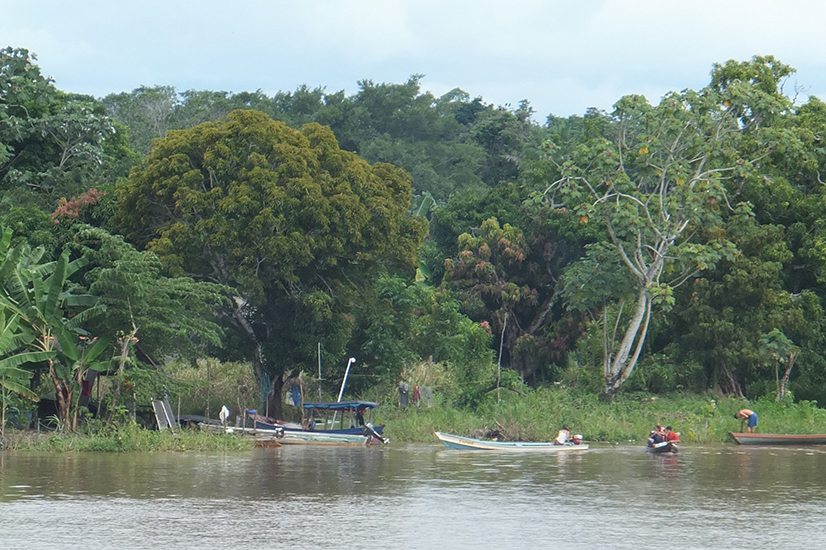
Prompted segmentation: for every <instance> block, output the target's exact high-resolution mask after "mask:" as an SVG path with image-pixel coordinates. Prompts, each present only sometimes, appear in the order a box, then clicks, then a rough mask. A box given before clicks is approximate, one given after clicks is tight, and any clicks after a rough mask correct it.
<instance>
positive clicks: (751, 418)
mask: <svg viewBox="0 0 826 550" xmlns="http://www.w3.org/2000/svg"><path fill="white" fill-rule="evenodd" d="M734 418H736V419H738V420H739V421H740V432H742V431H743V424H744V423H745V422H746V421H748V432H749V433H754V428H756V427H757V413H756V412H754V411H753V410H751V409H740V410H739V411H737V412H736V413H735V414H734Z"/></svg>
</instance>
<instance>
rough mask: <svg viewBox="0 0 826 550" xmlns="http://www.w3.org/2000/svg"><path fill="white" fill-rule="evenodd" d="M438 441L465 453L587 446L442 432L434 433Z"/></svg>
mask: <svg viewBox="0 0 826 550" xmlns="http://www.w3.org/2000/svg"><path fill="white" fill-rule="evenodd" d="M434 433H435V434H436V437H438V438H439V441H441V442H442V443H444V445H445V447H447V448H448V449H460V450H465V451H518V452H540V453H564V452H573V451H587V450H588V445H582V444H580V445H557V444H554V443H546V442H526V441H485V440H482V439H473V438H472V437H462V436H458V435H453V434H449V433H444V432H434Z"/></svg>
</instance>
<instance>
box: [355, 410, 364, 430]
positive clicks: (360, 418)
mask: <svg viewBox="0 0 826 550" xmlns="http://www.w3.org/2000/svg"><path fill="white" fill-rule="evenodd" d="M356 424H357V425H358V427H359V428H361V427H362V426H364V409H358V410H356Z"/></svg>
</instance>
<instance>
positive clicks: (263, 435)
mask: <svg viewBox="0 0 826 550" xmlns="http://www.w3.org/2000/svg"><path fill="white" fill-rule="evenodd" d="M199 427H200V428H201V429H202V430H205V431H211V432H219V433H227V434H234V435H238V436H241V437H251V438H253V439H254V440H255V444H256V446H258V447H281V446H283V445H322V446H333V447H364V446H367V445H370V444H373V443H377V442H379V441H381V442H382V443H389V442H390V440H389V439H387V438H382V437H381V436H380V435H378V434H369V433H357V434H341V433H330V432H314V431H300V430H299V431H287V430H284V429H283V428H275V429H271V428H266V429H259V428H245V427H238V426H216V425H214V424H206V423H201V424H199Z"/></svg>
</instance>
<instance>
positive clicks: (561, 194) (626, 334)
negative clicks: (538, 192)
mask: <svg viewBox="0 0 826 550" xmlns="http://www.w3.org/2000/svg"><path fill="white" fill-rule="evenodd" d="M752 69H753V70H752ZM766 71H768V72H769V73H770V74H774V75H775V76H776V77H777V78H781V77H782V76H784V75H786V74H788V70H787V68H786V67H785V66H783V65H781V64H779V63H775V62H774V60H773V59H770V58H768V59H763V58H756V59H755V60H754V61H753V62H752V63H751V64H750V65H749V70H748V71H746V72H745V73H743V74H739V73H738V74H729V72H727V71H726V69H724V68H720V67H718V68H717V69H716V71H715V72H714V73H713V75H712V83H711V85H709V86H708V87H706V88H704V89H703V90H701V91H700V92H695V91H692V90H686V91H684V92H681V93H670V94H667V95H666V96H665V97H664V98H663V99H662V101H661V102H660V103H659V105H657V106H652V105H650V104H649V103H648V102H647V101H646V100H645V99H644V98H643V97H641V96H628V97H625V98H622V99H621V100H620V101H619V102H617V104H616V105H615V111H614V114H613V116H614V123H613V125H612V126H613V127H614V131H615V134H614V137H613V139H610V140H609V139H605V138H595V139H590V140H586V141H585V143H583V144H582V145H581V146H580V147H577V148H573V149H570V150H564V151H561V152H560V154H558V155H556V154H554V153H553V148H552V149H551V151H552V153H551V158H552V159H553V162H554V163H555V164H556V166H557V167H558V169H559V171H560V174H561V177H560V178H559V179H558V180H557V181H555V182H553V183H552V184H550V186H549V187H548V189H547V191H546V193H545V197H546V198H547V200H548V201H549V203H550V205H551V206H552V207H553V208H555V209H562V208H565V209H568V210H570V211H571V213H572V215H576V216H578V217H579V220H580V223H582V224H587V223H589V221H591V219H592V218H594V219H596V220H599V223H601V224H603V225H604V227H605V228H606V229H607V232H608V235H609V237H610V240H609V242H608V243H607V246H608V250H610V251H612V252H613V253H615V254H617V255H618V257H619V258H620V259H621V265H623V266H624V269H627V270H628V272H629V274H630V275H631V276H632V277H633V279H634V283H633V285H629V286H625V287H623V293H624V294H625V295H626V296H628V297H629V298H632V299H631V300H629V301H630V302H631V303H632V304H633V305H631V306H630V309H631V316H630V318H629V319H628V320H627V321H626V322H625V324H620V320H619V319H617V320H616V321H614V322H613V323H612V321H611V320H610V319H608V318H607V317H605V318H603V320H602V323H603V328H604V334H605V358H604V369H605V395H607V396H613V395H615V394H616V392H617V390H618V389H619V387H620V386H621V385H622V384H623V383H624V382H625V380H627V379H628V377H629V376H630V375H631V373H632V372H633V369H634V367H635V365H636V363H637V361H638V358H639V356H640V353H641V352H642V349H643V345H644V343H645V338H646V335H647V332H648V327H649V323H650V319H651V313H652V308H653V307H655V306H658V307H659V308H660V309H661V310H663V311H668V310H669V309H671V307H672V306H673V305H674V298H673V289H674V288H675V287H677V286H679V285H681V284H682V283H683V282H685V281H686V280H687V279H688V278H689V277H692V276H694V275H695V274H696V273H698V272H700V271H703V270H706V269H709V268H712V267H713V266H714V264H715V263H716V262H717V261H719V260H720V259H721V258H724V257H728V256H731V254H732V253H733V251H734V247H733V245H732V243H731V242H730V241H728V240H727V239H725V237H724V235H723V234H721V233H720V232H719V229H718V228H719V227H720V226H721V225H722V223H723V219H722V217H721V206H722V205H725V204H726V203H727V188H726V185H729V186H731V187H736V186H737V185H741V184H742V183H743V182H744V181H745V180H747V179H748V178H749V176H750V174H751V173H752V170H754V169H755V168H756V167H759V165H760V162H761V160H762V159H764V158H766V157H767V156H768V155H769V154H770V153H771V151H772V150H773V148H774V147H775V146H776V140H777V139H778V138H784V137H785V138H786V139H793V138H792V137H790V136H787V135H786V134H783V133H781V132H780V131H778V130H777V129H773V128H771V126H770V125H769V123H770V117H769V116H768V114H771V115H772V116H777V114H778V113H782V112H785V111H788V110H789V109H790V108H791V104H790V102H789V101H788V99H787V98H785V96H782V95H780V94H779V93H777V86H776V85H775V87H774V88H772V87H771V86H768V85H767V84H766V83H765V81H764V79H761V80H760V81H759V82H756V81H753V80H750V75H752V74H753V73H759V74H765V73H766ZM593 291H595V292H598V293H600V292H602V293H603V294H605V295H610V294H612V293H614V294H616V291H615V289H611V288H605V287H603V288H594V289H593ZM615 299H623V296H621V295H615ZM611 324H613V325H615V326H616V327H617V328H616V329H611V328H610V326H611ZM619 335H621V339H620V340H619V341H617V339H616V337H618V336H619Z"/></svg>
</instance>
